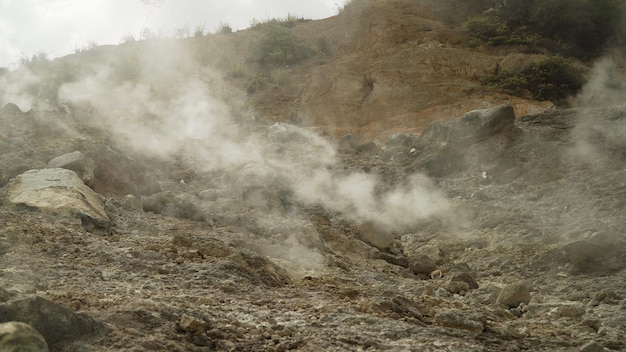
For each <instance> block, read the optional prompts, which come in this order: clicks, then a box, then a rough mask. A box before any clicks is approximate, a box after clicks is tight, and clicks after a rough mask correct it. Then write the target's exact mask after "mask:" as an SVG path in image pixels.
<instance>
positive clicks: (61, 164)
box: [48, 151, 86, 178]
mask: <svg viewBox="0 0 626 352" xmlns="http://www.w3.org/2000/svg"><path fill="white" fill-rule="evenodd" d="M85 166H86V160H85V156H84V155H83V153H81V152H79V151H75V152H73V153H67V154H63V155H61V156H58V157H56V158H54V159H52V160H50V162H49V163H48V168H50V169H55V168H62V169H68V170H72V171H74V172H76V173H77V174H78V176H79V177H80V178H83V175H84V174H85Z"/></svg>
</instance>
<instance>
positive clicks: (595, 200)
mask: <svg viewBox="0 0 626 352" xmlns="http://www.w3.org/2000/svg"><path fill="white" fill-rule="evenodd" d="M1 117H2V119H3V123H2V125H1V126H2V130H1V134H0V136H1V137H2V141H1V145H0V146H1V147H2V158H1V162H2V179H3V186H4V187H3V188H2V190H3V192H4V193H3V194H4V196H3V199H4V205H3V207H1V208H0V219H1V221H0V236H1V238H2V256H1V258H0V260H1V268H2V269H1V271H0V278H1V280H2V293H3V294H2V301H3V302H4V303H3V305H2V306H1V307H0V312H5V313H3V314H0V316H4V318H3V320H5V321H6V320H7V316H9V317H11V318H12V319H11V320H21V321H24V322H26V323H29V324H31V325H32V326H34V327H35V328H37V327H38V326H39V327H41V326H44V327H45V328H44V330H45V331H39V332H40V333H41V334H42V335H43V336H44V337H45V338H46V339H47V340H48V344H49V345H50V348H51V350H53V351H55V350H56V351H61V350H63V351H150V350H152V351H209V350H232V351H288V350H301V351H322V350H327V351H352V350H371V351H378V350H387V351H495V350H498V351H518V350H533V351H579V350H581V351H603V350H604V351H608V350H615V351H620V350H622V351H623V350H626V344H625V341H626V296H625V295H624V292H625V285H626V271H625V270H624V269H625V267H626V257H625V256H624V253H626V251H625V249H626V243H625V238H624V229H626V218H625V217H624V216H623V215H624V209H625V208H626V155H625V154H624V150H626V149H625V147H626V146H625V145H624V139H623V131H624V126H625V124H626V110H624V109H623V108H621V107H614V108H602V109H588V110H583V109H571V110H560V111H559V110H557V111H552V112H547V113H545V114H539V115H531V116H524V117H518V118H515V117H514V115H513V111H512V108H510V107H508V106H502V107H499V108H494V109H491V110H487V111H479V112H473V113H470V114H467V115H465V116H464V117H463V118H460V119H457V120H454V121H452V122H450V123H436V124H434V125H431V126H430V127H429V128H428V129H427V130H426V131H424V132H423V133H422V134H421V135H420V136H413V135H402V134H400V135H395V136H394V137H393V138H391V139H390V140H389V141H388V143H387V144H386V145H385V146H383V147H382V148H380V147H378V146H376V145H372V144H366V145H361V144H359V143H358V142H356V141H355V140H354V139H351V138H350V137H346V138H344V139H342V140H341V141H339V142H338V143H337V145H336V146H337V150H338V152H337V154H335V155H334V156H333V157H332V158H330V159H328V160H324V158H323V156H325V155H327V153H328V152H331V154H330V155H332V150H333V148H330V146H329V145H326V144H324V143H325V142H324V141H323V140H322V139H321V138H319V137H317V136H315V135H313V134H310V133H309V132H308V131H306V130H304V129H300V128H298V127H295V126H290V125H284V124H283V125H273V126H269V127H268V126H265V125H262V124H259V123H254V122H250V123H243V124H242V125H241V126H240V127H239V133H241V134H242V135H245V136H248V137H247V139H248V140H252V139H255V138H258V139H259V140H265V141H267V144H263V146H262V147H259V149H262V155H263V157H264V158H265V159H264V162H263V163H260V162H259V163H254V162H247V163H245V164H244V165H243V166H238V167H237V168H234V169H227V168H226V167H225V166H224V165H221V166H220V167H216V168H210V169H202V168H200V167H199V159H198V158H200V156H198V155H194V154H191V153H189V149H188V148H191V149H192V150H196V151H197V150H199V149H201V146H202V145H203V144H202V141H198V140H196V141H193V142H189V144H187V145H186V146H185V147H184V148H182V150H181V151H179V154H176V153H174V154H172V155H170V156H169V157H168V158H164V159H163V158H162V159H155V158H152V159H146V158H144V159H139V158H138V157H137V156H136V155H134V156H133V154H132V153H131V152H123V151H122V150H123V149H116V148H113V147H112V146H110V145H108V146H109V152H108V154H107V153H106V152H105V151H103V149H102V148H103V147H104V146H107V144H106V138H105V137H104V135H103V134H102V133H100V132H98V131H96V130H91V133H92V134H91V135H90V134H80V136H76V135H74V134H73V133H74V132H76V131H77V130H80V129H81V128H85V127H84V126H83V127H76V129H75V130H73V131H71V132H70V131H68V130H66V129H60V128H58V126H57V127H55V126H56V125H54V124H53V125H50V124H46V121H50V120H52V119H53V118H54V119H59V118H61V117H62V114H61V113H52V112H46V113H37V112H35V111H31V112H30V113H22V112H20V111H19V110H16V109H15V107H14V106H11V105H7V106H5V108H4V110H3V112H2V115H1ZM77 126H80V123H77ZM81 131H83V132H84V133H88V132H90V131H89V130H88V129H85V130H81ZM194 143H195V144H194ZM325 148H330V149H328V150H327V149H325ZM75 151H80V152H81V153H82V154H83V155H84V158H78V159H79V160H78V161H76V160H74V161H72V162H69V163H66V164H65V165H61V166H62V167H67V168H69V169H73V170H74V171H76V172H77V174H78V175H79V176H81V177H82V180H83V181H85V183H87V184H88V185H90V186H91V187H92V188H93V189H95V190H96V191H98V192H100V193H101V194H102V195H104V199H103V203H104V206H105V209H106V214H107V216H108V218H109V219H110V223H109V224H106V223H105V224H103V223H94V222H90V221H88V219H86V217H85V216H84V213H81V214H82V215H81V214H78V215H80V216H77V215H76V213H74V215H71V212H70V215H67V214H65V213H59V212H57V214H56V215H55V214H50V213H49V212H46V211H37V210H36V207H33V206H24V205H21V206H20V204H15V203H14V202H12V201H10V195H11V189H12V187H15V185H16V183H18V182H17V181H15V179H14V177H15V176H18V175H19V174H22V173H23V172H24V171H26V170H28V169H41V168H45V167H46V166H50V165H49V164H48V162H49V161H50V160H52V159H53V158H55V157H57V156H61V155H63V154H65V153H69V152H75ZM133 157H134V159H132V160H133V162H128V160H131V158H133ZM52 166H55V165H52ZM103 166H104V167H106V168H107V170H106V171H107V172H104V171H103V170H101V169H102V167H103ZM298 168H301V169H302V170H304V171H306V172H305V174H307V175H308V176H307V175H305V176H303V175H301V174H299V173H294V172H292V171H293V170H295V169H298ZM52 170H58V169H52ZM227 170H228V171H227ZM316 172H321V174H316ZM313 174H316V175H317V176H316V177H311V175H313ZM329 175H330V176H329ZM415 175H419V176H415ZM324 176H328V177H332V178H333V179H336V180H339V181H330V182H328V183H325V182H321V181H320V179H323V178H324ZM369 177H372V179H373V180H375V184H374V185H373V186H372V185H370V184H369V183H368V182H363V180H366V181H367V180H370V178H369ZM134 182H139V183H141V184H134ZM346 184H347V185H355V187H356V188H354V189H353V188H350V187H344V186H346ZM316 185H317V186H316ZM319 185H321V186H319ZM368 185H369V186H368ZM304 189H309V190H312V192H311V193H313V194H310V193H307V192H305V191H303V190H304ZM116 191H117V192H116ZM323 192H330V194H322V193H323ZM368 192H369V193H368ZM133 193H134V194H136V195H137V196H132V195H126V194H133ZM140 194H144V195H143V196H139V195H140ZM405 196H408V198H406V197H405ZM47 197H51V198H48V200H49V201H50V202H52V201H53V200H54V196H49V195H48V196H47ZM403 197H404V198H403ZM329 199H334V200H336V201H334V202H330V201H329ZM346 199H347V200H346ZM398 199H402V201H398ZM407 199H408V202H407V201H406V200H407ZM17 203H19V202H17ZM370 203H372V204H373V205H372V204H370ZM407 218H408V219H407ZM33 297H40V298H43V299H45V300H46V301H50V304H56V305H59V306H62V307H65V308H68V309H69V310H71V311H73V312H77V313H78V315H77V316H79V317H83V318H85V319H86V317H88V318H89V320H88V321H89V322H92V319H93V320H94V321H95V322H97V324H101V325H96V327H97V328H94V329H93V331H91V330H89V332H90V333H74V334H72V333H71V332H68V333H65V334H61V335H58V334H56V333H55V331H57V330H56V328H51V327H50V326H52V327H55V326H57V327H58V326H63V325H64V324H70V323H71V322H73V324H76V326H72V327H71V328H70V330H72V329H73V330H74V331H77V332H78V331H81V330H80V328H81V326H83V325H84V324H86V323H85V321H84V320H80V319H78V320H76V319H74V318H72V319H74V320H72V319H65V318H62V317H58V316H56V315H54V314H57V313H54V310H53V309H48V310H46V309H39V311H37V312H36V313H38V314H40V315H42V316H44V317H46V316H48V318H47V319H48V320H52V323H51V325H45V324H43V323H41V321H42V319H43V318H39V320H38V321H37V320H35V321H34V319H35V318H33V317H32V316H33V314H35V313H33V312H29V311H28V309H26V308H24V309H22V310H21V311H20V312H21V313H19V314H18V313H11V314H13V315H10V314H9V313H6V312H13V311H15V309H13V308H11V307H14V306H15V305H16V303H15V302H20V301H23V300H25V299H26V300H28V299H32V298H33ZM52 302H53V303H52ZM32 306H35V307H37V306H38V305H37V304H35V305H31V307H32ZM11 309H13V310H11ZM33 309H35V308H33ZM55 309H56V308H55ZM35 310H36V309H35ZM70 313H71V312H69V313H66V314H70ZM71 314H74V313H71ZM81 319H82V318H81ZM44 320H45V319H44ZM92 323H93V322H92ZM46 326H47V327H46ZM59 336H60V337H59Z"/></svg>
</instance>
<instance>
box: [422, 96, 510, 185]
mask: <svg viewBox="0 0 626 352" xmlns="http://www.w3.org/2000/svg"><path fill="white" fill-rule="evenodd" d="M515 130H516V127H515V112H514V110H513V107H512V106H511V105H508V104H505V105H500V106H496V107H493V108H489V109H482V110H474V111H470V112H468V113H466V114H465V115H464V116H463V117H461V118H459V119H456V120H454V121H451V122H449V123H439V122H435V123H433V124H431V125H430V126H429V127H428V128H427V129H426V130H424V132H422V134H420V136H419V137H418V138H417V139H416V141H415V146H416V151H418V152H419V157H417V158H416V159H415V166H416V167H417V168H418V169H422V170H423V171H425V172H426V173H427V174H428V175H429V176H432V177H445V176H448V175H452V174H455V173H458V172H461V171H463V170H465V169H467V168H468V167H469V166H470V164H471V163H470V162H469V161H468V160H469V158H468V155H467V150H468V148H469V147H471V146H473V145H475V144H477V143H479V142H481V141H483V140H486V139H488V138H490V137H493V136H496V135H498V134H500V133H505V132H506V131H515ZM511 135H514V134H511Z"/></svg>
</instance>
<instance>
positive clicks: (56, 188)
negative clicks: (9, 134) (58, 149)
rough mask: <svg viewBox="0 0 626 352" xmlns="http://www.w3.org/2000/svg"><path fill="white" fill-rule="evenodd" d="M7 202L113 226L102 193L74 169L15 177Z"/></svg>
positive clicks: (29, 172)
mask: <svg viewBox="0 0 626 352" xmlns="http://www.w3.org/2000/svg"><path fill="white" fill-rule="evenodd" d="M6 200H7V204H9V205H12V206H14V207H18V208H19V207H24V208H28V209H33V210H37V211H40V212H44V213H51V214H55V215H59V216H66V217H79V218H80V219H81V220H82V221H83V222H84V223H85V224H93V225H96V226H98V227H102V228H109V227H110V226H111V219H109V217H108V216H107V213H106V211H105V209H104V199H103V197H102V196H101V195H99V194H97V193H96V192H94V191H93V190H92V189H91V188H89V187H87V186H86V185H85V184H84V183H83V181H81V179H80V178H79V177H78V175H76V173H75V172H74V171H71V170H66V169H40V170H30V171H27V172H25V173H23V174H21V175H19V176H17V177H15V178H13V179H12V180H11V182H10V183H9V186H8V192H7V199H6Z"/></svg>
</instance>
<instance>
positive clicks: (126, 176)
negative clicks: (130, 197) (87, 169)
mask: <svg viewBox="0 0 626 352" xmlns="http://www.w3.org/2000/svg"><path fill="white" fill-rule="evenodd" d="M90 157H91V158H92V159H93V160H94V162H95V164H96V167H95V170H94V171H93V181H92V182H91V183H90V186H92V187H93V189H94V190H95V191H96V192H98V193H101V194H105V195H107V196H108V195H116V196H120V197H121V196H125V195H127V194H134V195H136V196H139V195H148V194H153V193H157V192H161V186H160V185H159V183H158V182H157V180H156V178H154V177H152V176H150V174H149V172H148V170H147V169H146V168H145V167H143V166H141V164H139V163H138V162H137V161H136V160H133V159H131V158H129V157H128V156H126V155H124V154H123V153H121V152H119V151H117V150H115V149H113V148H111V147H109V146H105V147H102V148H100V149H99V150H98V151H97V152H96V153H94V154H93V155H90Z"/></svg>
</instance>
